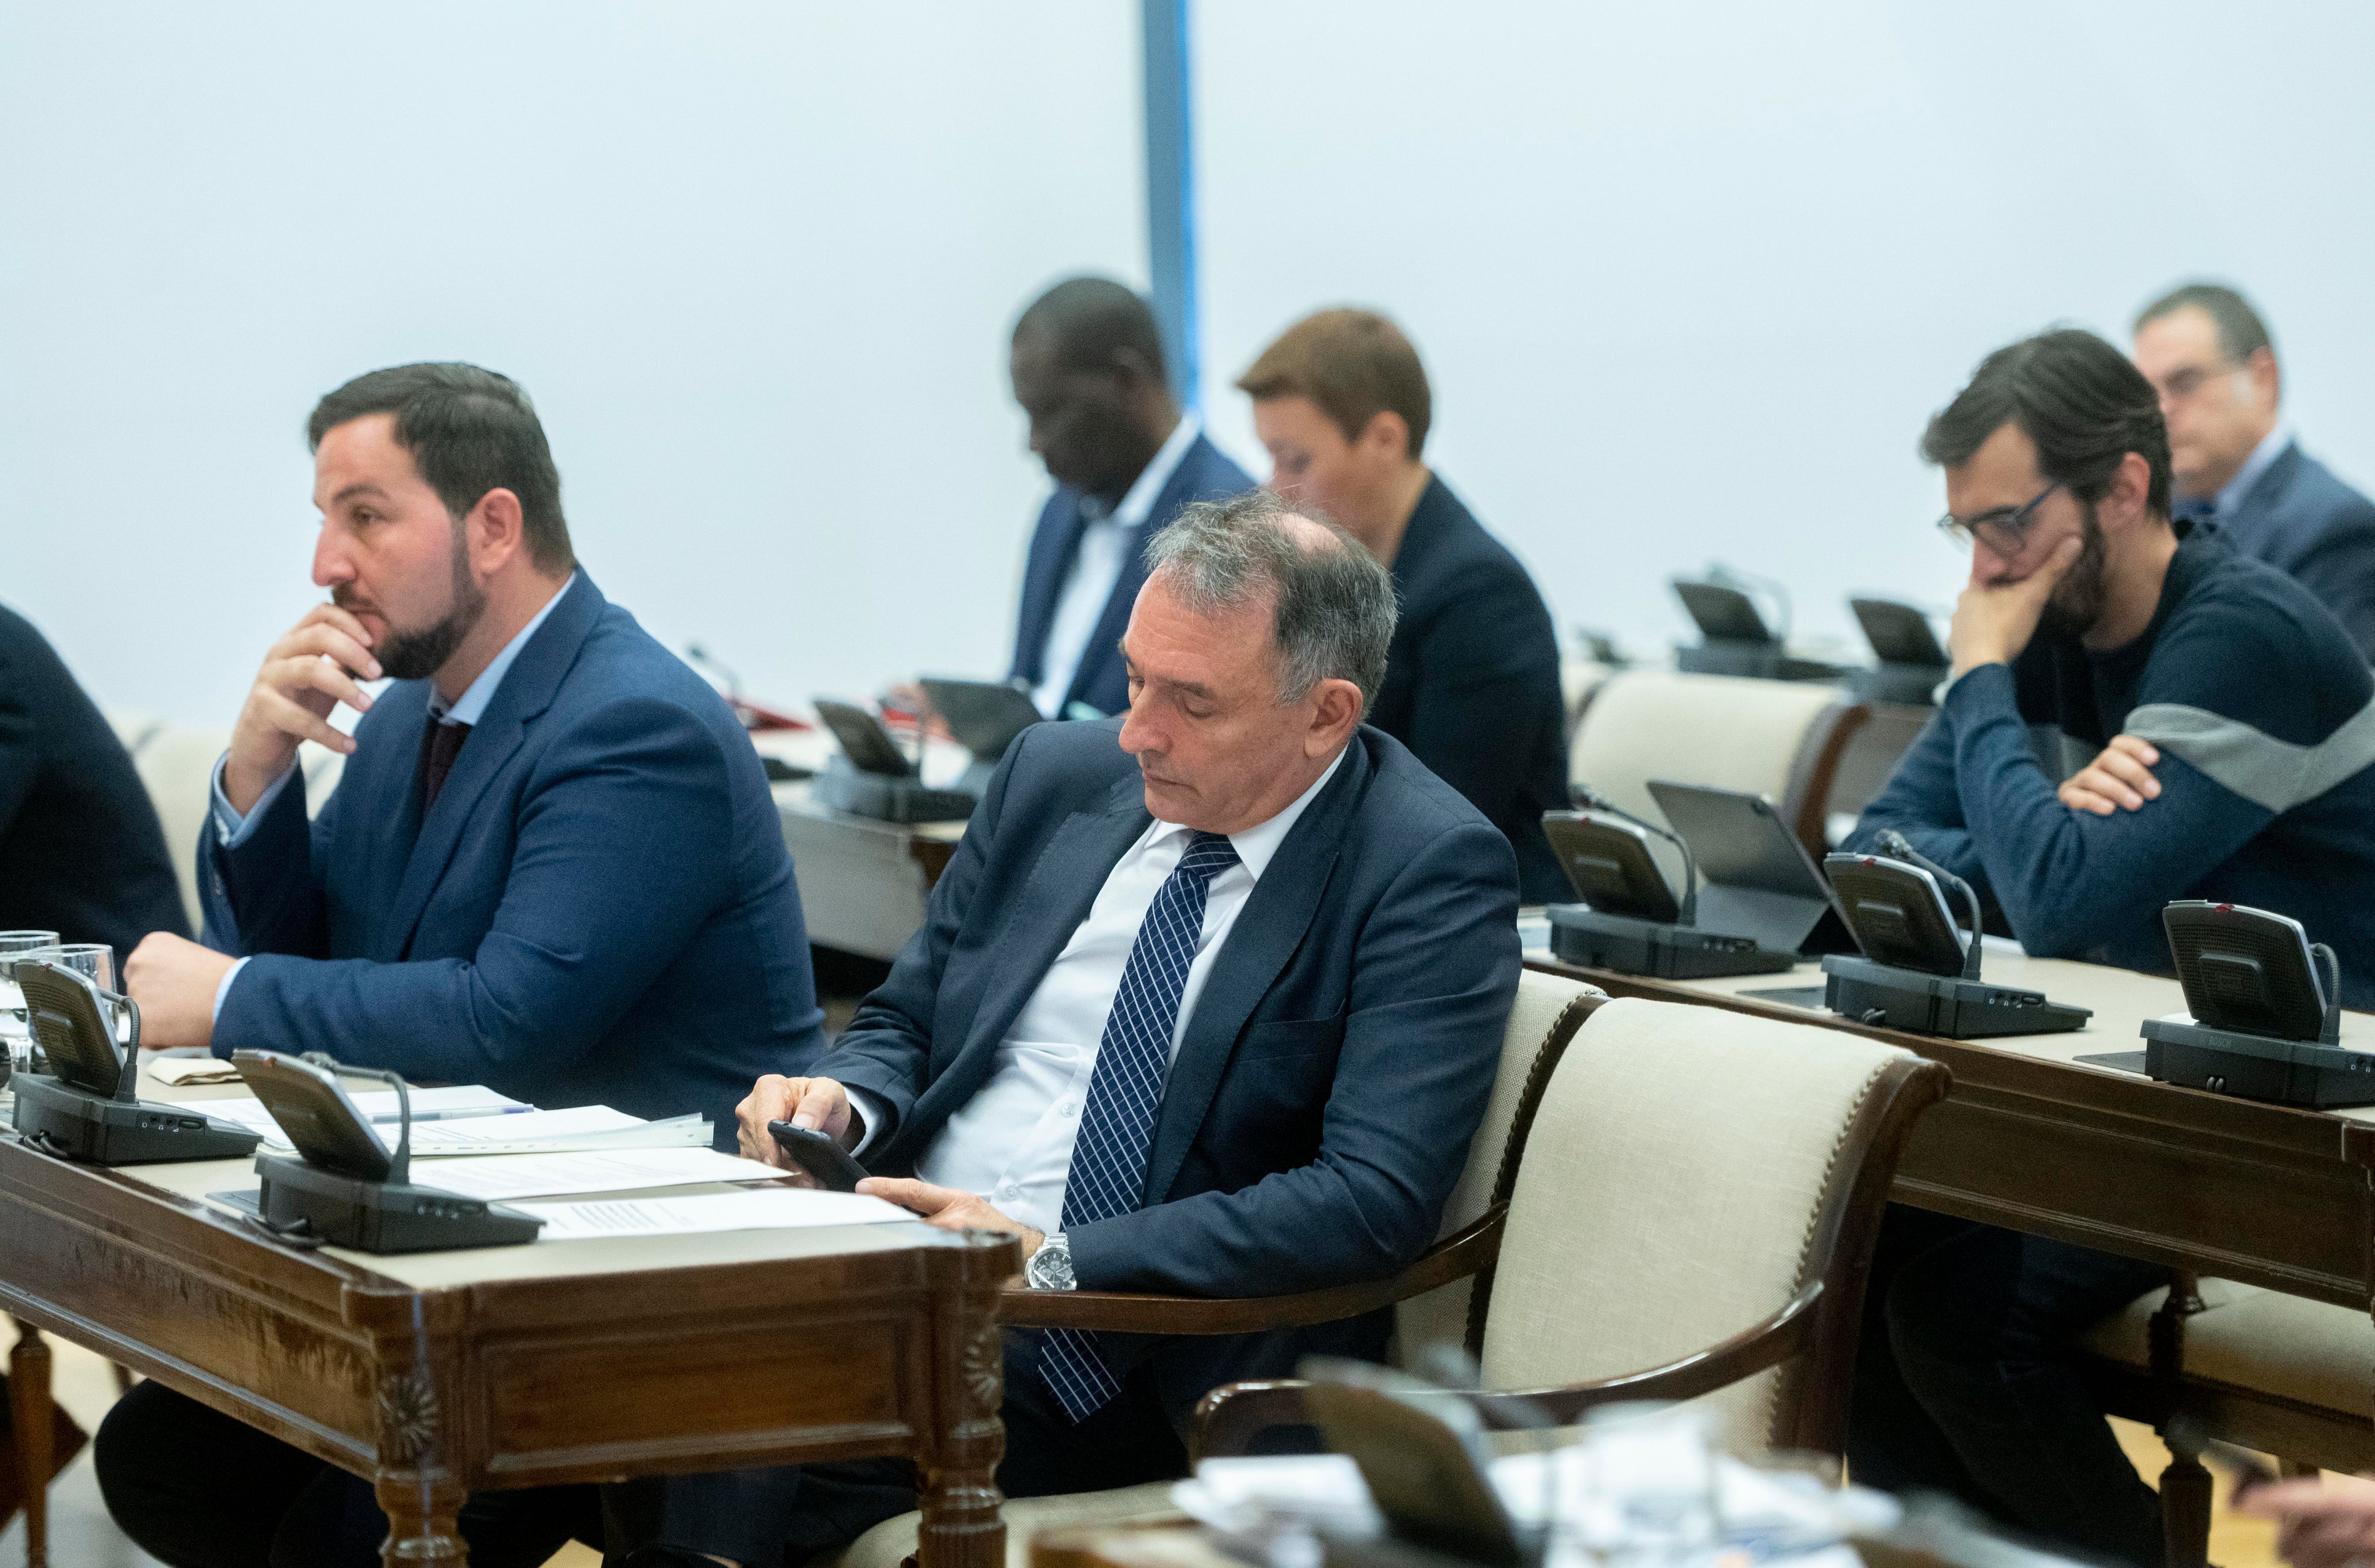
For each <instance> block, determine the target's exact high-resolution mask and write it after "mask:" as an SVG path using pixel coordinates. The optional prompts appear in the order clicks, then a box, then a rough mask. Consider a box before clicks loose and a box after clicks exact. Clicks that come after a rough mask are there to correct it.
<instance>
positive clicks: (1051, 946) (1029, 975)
mask: <svg viewBox="0 0 2375 1568" xmlns="http://www.w3.org/2000/svg"><path fill="white" fill-rule="evenodd" d="M1153 820H1154V819H1153V818H1152V816H1150V815H1148V813H1147V809H1146V790H1145V786H1144V785H1143V784H1140V781H1139V778H1138V770H1136V769H1135V768H1133V769H1131V770H1130V776H1129V777H1128V778H1125V779H1123V780H1122V781H1120V782H1119V783H1118V784H1116V785H1115V786H1114V790H1113V793H1112V794H1111V795H1109V796H1106V798H1105V807H1104V808H1103V809H1102V810H1097V811H1075V812H1073V813H1072V814H1071V815H1070V816H1069V817H1067V818H1065V819H1064V822H1063V825H1062V826H1061V827H1059V828H1058V829H1057V830H1056V835H1055V837H1053V838H1051V839H1049V840H1048V841H1047V847H1046V848H1045V849H1043V850H1041V851H1040V852H1039V859H1038V862H1037V864H1035V865H1034V866H1033V867H1031V875H1030V878H1029V880H1027V881H1026V882H1025V883H1024V884H1023V887H1022V897H1021V898H1020V899H1018V900H1016V901H1015V903H1014V905H1013V910H1014V913H1013V914H1010V916H1009V917H1008V919H1007V924H1006V928H1005V929H1004V930H1002V931H1000V932H999V933H998V937H997V938H996V940H995V943H994V946H995V949H996V951H997V952H998V979H997V980H996V981H994V982H993V983H992V984H991V985H990V987H989V989H987V990H986V991H984V992H983V993H982V999H981V1006H980V1007H978V1008H975V1011H974V1015H973V1027H972V1029H971V1030H970V1031H968V1032H967V1033H966V1036H965V1043H964V1051H965V1052H966V1053H967V1054H968V1055H971V1054H975V1053H979V1054H980V1057H981V1060H982V1061H983V1062H984V1063H985V1064H986V1063H987V1061H988V1059H989V1053H990V1052H991V1051H992V1050H994V1049H995V1048H996V1046H997V1044H998V1042H999V1041H1001V1040H1003V1039H1005V1038H1006V1032H1007V1031H1008V1030H1009V1029H1011V1028H1012V1027H1013V1026H1014V1020H1015V1019H1016V1018H1017V1017H1018V1016H1019V1015H1020V1014H1021V1013H1022V1007H1023V1004H1024V1003H1026V1002H1028V1001H1029V1000H1030V999H1031V994H1032V993H1033V992H1034V991H1036V990H1037V989H1038V988H1039V983H1040V982H1041V981H1043V980H1045V979H1046V978H1047V971H1048V969H1049V968H1050V967H1052V966H1053V965H1054V963H1055V961H1056V955H1057V954H1058V953H1060V952H1062V951H1063V950H1064V944H1065V943H1066V942H1068V941H1069V940H1071V937H1072V933H1073V932H1074V931H1076V930H1078V929H1079V928H1080V925H1081V921H1083V920H1086V919H1087V918H1088V917H1089V906H1090V905H1092V904H1093V903H1094V902H1096V899H1097V894H1098V893H1099V892H1100V891H1102V890H1104V888H1105V878H1107V877H1109V876H1111V875H1113V868H1114V867H1115V866H1116V865H1117V863H1119V861H1120V860H1121V857H1122V855H1124V854H1125V853H1127V852H1128V849H1129V846H1130V845H1131V844H1133V843H1137V842H1138V838H1139V835H1140V834H1141V833H1143V832H1145V831H1146V829H1147V824H1148V823H1150V822H1152V821H1153ZM967 1092H968V1093H970V1092H971V1091H967Z"/></svg>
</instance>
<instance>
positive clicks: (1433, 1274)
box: [998, 1204, 1508, 1334]
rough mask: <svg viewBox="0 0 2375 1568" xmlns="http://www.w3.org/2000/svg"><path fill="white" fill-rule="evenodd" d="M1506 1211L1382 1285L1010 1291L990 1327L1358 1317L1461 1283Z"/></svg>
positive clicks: (1148, 1330) (1179, 1327) (1197, 1329)
mask: <svg viewBox="0 0 2375 1568" xmlns="http://www.w3.org/2000/svg"><path fill="white" fill-rule="evenodd" d="M1507 1214H1508V1207H1507V1205H1506V1204H1495V1205H1494V1206H1493V1207H1492V1208H1489V1209H1487V1210H1485V1212H1484V1213H1483V1216H1482V1217H1481V1218H1479V1219H1478V1220H1476V1222H1475V1223H1474V1224H1472V1225H1470V1226H1469V1227H1468V1228H1467V1229H1466V1230H1464V1231H1461V1232H1459V1233H1458V1234H1457V1235H1452V1236H1447V1237H1445V1238H1444V1239H1443V1240H1442V1241H1439V1242H1437V1243H1436V1244H1435V1245H1433V1246H1432V1247H1429V1248H1428V1249H1427V1250H1426V1251H1425V1253H1424V1254H1423V1255H1422V1256H1420V1257H1419V1260H1418V1261H1417V1262H1416V1263H1413V1264H1412V1265H1411V1266H1410V1267H1408V1268H1405V1269H1403V1270H1402V1271H1401V1272H1400V1273H1399V1274H1396V1275H1394V1276H1392V1277H1391V1278H1390V1279H1373V1280H1368V1281H1365V1282H1364V1283H1362V1284H1358V1285H1336V1286H1331V1287H1329V1289H1327V1290H1324V1291H1304V1292H1302V1293H1301V1294H1300V1295H1292V1296H1234V1297H1202V1296H1153V1295H1133V1294H1128V1293H1125V1292H1122V1291H1034V1290H1032V1289H1030V1288H1029V1287H1028V1286H1022V1285H1010V1286H1008V1287H1007V1289H1006V1294H1005V1295H1004V1297H1002V1298H1001V1299H1000V1300H999V1302H998V1321H999V1322H1000V1323H1003V1324H1005V1325H1006V1326H1009V1327H1012V1328H1079V1329H1085V1330H1089V1331H1092V1332H1099V1333H1110V1334H1260V1333H1266V1332H1268V1331H1269V1330H1270V1329H1273V1328H1307V1327H1309V1326H1312V1325H1313V1324H1317V1323H1334V1322H1337V1321H1338V1320H1340V1319H1342V1318H1347V1317H1358V1316H1360V1315H1362V1314H1363V1313H1365V1312H1374V1311H1376V1310H1377V1308H1379V1307H1384V1306H1391V1305H1393V1303H1396V1302H1399V1301H1405V1300H1407V1299H1409V1298H1410V1297H1412V1296H1421V1295H1424V1294H1425V1293H1426V1292H1427V1291H1432V1290H1436V1289H1437V1288H1439V1287H1441V1286H1444V1285H1448V1284H1450V1283H1451V1282H1452V1281H1454V1280H1456V1279H1466V1278H1467V1277H1468V1276H1469V1275H1471V1274H1473V1273H1475V1272H1476V1271H1477V1270H1479V1269H1481V1268H1483V1267H1487V1266H1489V1265H1490V1264H1491V1263H1492V1262H1493V1260H1494V1259H1495V1257H1497V1256H1500V1251H1501V1230H1502V1222H1503V1220H1505V1219H1506V1218H1507Z"/></svg>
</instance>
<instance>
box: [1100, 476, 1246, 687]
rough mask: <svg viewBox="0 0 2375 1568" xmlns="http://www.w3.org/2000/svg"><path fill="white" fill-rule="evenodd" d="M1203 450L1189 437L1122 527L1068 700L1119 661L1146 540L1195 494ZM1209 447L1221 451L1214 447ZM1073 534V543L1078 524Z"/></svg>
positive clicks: (1142, 573) (1140, 583) (1140, 582)
mask: <svg viewBox="0 0 2375 1568" xmlns="http://www.w3.org/2000/svg"><path fill="white" fill-rule="evenodd" d="M1206 450H1208V448H1207V443H1206V442H1205V440H1204V438H1203V437H1202V436H1201V435H1199V436H1198V437H1197V438H1196V439H1195V440H1194V441H1192V442H1188V450H1187V451H1185V452H1183V453H1181V454H1179V461H1178V462H1176V463H1175V464H1173V465H1172V466H1171V477H1170V478H1169V479H1167V480H1165V481H1164V486H1163V488H1162V489H1159V490H1157V491H1156V492H1155V494H1154V504H1153V505H1152V506H1150V507H1148V508H1147V509H1146V520H1145V521H1144V522H1142V523H1140V524H1139V525H1137V526H1136V527H1133V528H1125V529H1123V530H1122V536H1121V571H1120V572H1118V573H1117V575H1116V576H1115V578H1114V585H1113V592H1112V593H1110V594H1108V595H1105V613H1103V614H1102V615H1100V616H1098V617H1097V629H1096V630H1095V631H1093V632H1091V633H1089V645H1088V648H1087V649H1086V650H1085V651H1084V652H1083V653H1082V654H1081V667H1080V668H1079V669H1077V670H1075V671H1074V672H1073V673H1072V689H1071V690H1069V691H1067V692H1065V693H1064V701H1066V702H1067V703H1070V702H1077V701H1085V700H1086V698H1087V694H1088V693H1089V692H1090V691H1092V690H1095V688H1096V684H1097V680H1098V678H1099V677H1101V676H1102V675H1103V674H1104V673H1105V670H1106V669H1107V668H1109V667H1111V666H1114V665H1117V664H1118V663H1120V662H1121V636H1122V633H1123V632H1125V631H1128V630H1129V612H1130V610H1131V609H1132V607H1135V606H1136V605H1137V603H1138V591H1139V590H1140V588H1142V587H1144V586H1145V585H1146V542H1147V541H1148V540H1149V539H1152V537H1154V535H1155V532H1156V530H1158V529H1160V528H1162V527H1163V526H1164V525H1165V524H1167V523H1169V522H1170V521H1171V520H1172V519H1173V518H1175V517H1176V516H1178V515H1179V513H1180V509H1181V508H1183V507H1185V506H1186V505H1187V504H1188V502H1189V501H1193V500H1195V499H1196V489H1197V486H1198V485H1199V483H1200V482H1201V476H1202V474H1203V471H1204V467H1205V465H1204V462H1203V456H1204V453H1205V451H1206ZM1210 450H1211V451H1212V453H1213V455H1215V456H1218V455H1219V452H1218V449H1217V448H1213V449H1210ZM1079 538H1080V533H1079V530H1078V529H1077V528H1075V530H1074V533H1073V541H1074V543H1075V544H1077V543H1078V542H1079ZM1108 716H1109V717H1110V716H1111V715H1108Z"/></svg>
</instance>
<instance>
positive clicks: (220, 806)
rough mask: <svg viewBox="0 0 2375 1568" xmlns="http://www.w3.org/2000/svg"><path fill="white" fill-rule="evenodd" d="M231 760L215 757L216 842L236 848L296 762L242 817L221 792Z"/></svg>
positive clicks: (218, 1005) (284, 784)
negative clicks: (226, 764)
mask: <svg viewBox="0 0 2375 1568" xmlns="http://www.w3.org/2000/svg"><path fill="white" fill-rule="evenodd" d="M229 761H230V752H228V751H226V752H224V753H223V754H222V755H221V756H220V757H218V758H216V759H215V783H214V796H215V842H216V843H219V844H221V845H222V846H223V848H225V849H237V848H238V847H239V846H240V845H242V844H243V843H246V842H247V841H248V837H249V835H250V834H252V833H254V831H255V824H256V823H257V822H258V821H260V820H261V819H263V817H264V815H265V814H266V812H268V811H270V810H271V809H272V803H273V802H274V801H276V800H278V799H279V798H280V792H281V791H282V790H284V789H286V788H288V787H289V779H290V778H291V777H292V776H293V775H294V774H295V773H296V772H297V764H296V763H294V762H291V763H289V766H288V767H287V768H286V769H285V770H283V771H282V772H281V774H280V776H279V777H278V778H277V779H275V780H273V781H272V782H271V783H270V784H266V785H265V786H264V793H263V794H262V795H259V796H256V797H255V804H254V806H251V807H249V808H248V811H247V815H246V816H244V817H242V816H241V815H240V814H239V813H238V812H236V811H234V810H232V809H231V808H230V796H227V795H225V794H224V793H223V765H224V764H225V763H227V762H229ZM231 973H233V974H236V973H239V972H238V971H237V970H233V971H232V972H231ZM223 984H225V985H229V984H230V979H229V978H228V977H226V978H225V979H224V981H223ZM215 1008H216V1010H217V1011H220V1010H221V1008H222V998H221V994H220V993H219V992H218V993H217V994H216V998H215Z"/></svg>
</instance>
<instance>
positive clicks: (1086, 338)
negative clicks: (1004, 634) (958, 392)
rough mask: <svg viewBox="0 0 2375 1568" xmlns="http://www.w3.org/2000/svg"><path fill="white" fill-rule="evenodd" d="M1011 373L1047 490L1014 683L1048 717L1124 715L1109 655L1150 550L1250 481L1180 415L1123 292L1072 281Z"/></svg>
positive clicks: (1021, 337) (1033, 330)
mask: <svg viewBox="0 0 2375 1568" xmlns="http://www.w3.org/2000/svg"><path fill="white" fill-rule="evenodd" d="M1009 369H1010V372H1011V374H1012V377H1013V382H1014V400H1015V401H1016V402H1017V403H1019V404H1021V405H1022V411H1023V413H1024V414H1025V415H1027V416H1029V418H1030V420H1031V450H1032V451H1034V452H1035V453H1037V454H1039V459H1040V461H1041V462H1043V463H1045V464H1046V466H1047V477H1049V478H1051V479H1053V480H1055V481H1056V493H1055V494H1054V495H1052V496H1049V497H1048V498H1047V504H1046V506H1044V507H1042V508H1041V509H1040V512H1039V523H1038V526H1037V527H1035V528H1034V529H1033V530H1032V534H1031V553H1030V555H1029V556H1028V557H1027V558H1026V560H1025V561H1024V563H1023V569H1022V615H1021V617H1020V619H1019V620H1018V623H1017V625H1016V628H1015V633H1014V663H1013V667H1012V668H1011V669H1010V671H1009V672H1008V674H1009V678H1010V679H1012V680H1014V681H1016V682H1017V683H1019V684H1021V685H1022V686H1023V687H1025V688H1026V689H1027V690H1029V691H1030V692H1031V695H1032V700H1033V701H1035V702H1036V703H1037V704H1038V706H1039V711H1040V712H1041V713H1045V714H1046V715H1047V716H1048V717H1049V718H1053V719H1063V718H1081V717H1094V718H1103V717H1105V716H1106V715H1108V714H1112V713H1120V712H1121V711H1122V709H1123V708H1125V707H1127V706H1128V703H1129V692H1128V678H1127V677H1126V676H1125V675H1124V674H1123V671H1122V660H1121V653H1120V649H1119V647H1118V644H1119V643H1120V641H1121V634H1122V628H1123V627H1125V626H1126V625H1128V622H1129V607H1130V606H1131V605H1132V604H1134V603H1136V602H1137V599H1138V590H1139V585H1140V584H1142V583H1144V582H1145V581H1146V560H1145V550H1146V541H1147V540H1148V539H1149V538H1151V537H1152V536H1154V535H1155V534H1156V533H1158V532H1160V531H1161V530H1162V529H1163V527H1164V525H1167V524H1169V523H1170V522H1171V521H1172V519H1174V518H1176V517H1177V516H1178V515H1179V513H1180V510H1181V509H1182V508H1184V507H1185V506H1187V505H1188V502H1190V501H1218V500H1221V499H1223V498H1224V497H1227V496H1233V495H1240V494H1243V493H1244V492H1245V491H1247V490H1249V489H1253V488H1254V482H1253V480H1252V479H1250V478H1249V477H1247V475H1246V472H1245V470H1244V469H1242V468H1239V467H1238V466H1236V465H1235V464H1234V463H1232V462H1230V461H1229V460H1228V459H1227V458H1226V457H1224V456H1223V455H1222V454H1221V449H1220V448H1218V447H1216V446H1214V445H1213V444H1212V443H1211V442H1209V441H1207V440H1205V439H1204V430H1203V424H1202V421H1200V420H1199V419H1197V418H1196V416H1195V415H1193V414H1183V413H1181V412H1180V409H1179V405H1178V403H1177V402H1176V400H1175V399H1174V398H1173V397H1172V395H1171V388H1170V385H1169V383H1167V382H1166V381H1165V379H1164V362H1163V336H1162V334H1161V332H1160V331H1159V329H1158V328H1157V327H1156V325H1155V322H1154V312H1152V310H1150V309H1149V308H1148V307H1147V303H1146V301H1144V300H1141V299H1140V298H1139V297H1138V296H1137V295H1136V294H1133V293H1131V292H1130V291H1129V290H1128V289H1125V288H1123V287H1122V286H1121V285H1120V284H1118V283H1115V282H1112V281H1110V280H1109V279H1106V278H1102V277H1075V278H1070V279H1068V280H1067V281H1065V282H1062V283H1058V285H1056V287H1054V288H1053V289H1048V290H1047V292H1046V293H1045V294H1043V295H1041V296H1040V297H1039V298H1038V299H1037V300H1036V301H1033V302H1032V305H1031V308H1030V309H1028V310H1026V311H1024V312H1022V319H1021V320H1020V321H1018V322H1016V323H1015V324H1014V342H1013V357H1012V359H1011V360H1010V365H1009Z"/></svg>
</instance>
